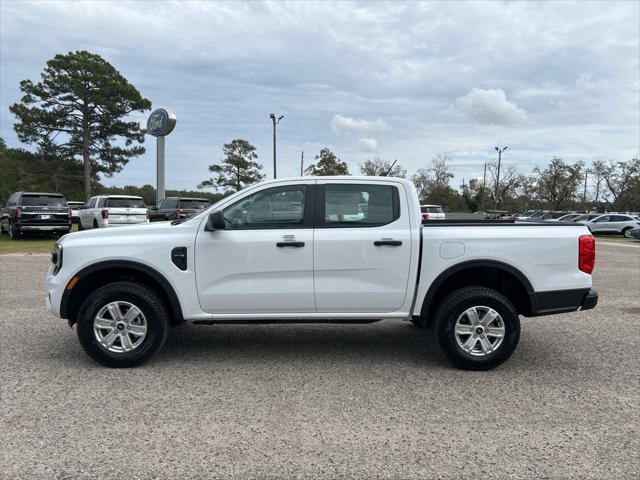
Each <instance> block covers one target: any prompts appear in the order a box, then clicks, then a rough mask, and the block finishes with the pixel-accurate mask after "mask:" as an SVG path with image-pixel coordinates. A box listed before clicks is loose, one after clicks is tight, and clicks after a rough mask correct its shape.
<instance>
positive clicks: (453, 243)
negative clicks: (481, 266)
mask: <svg viewBox="0 0 640 480" xmlns="http://www.w3.org/2000/svg"><path fill="white" fill-rule="evenodd" d="M589 234H590V232H589V230H588V229H587V228H586V227H585V226H581V225H576V226H572V225H571V226H564V225H558V226H547V225H539V226H538V225H517V224H516V225H490V226H459V227H458V226H440V227H434V226H432V227H424V228H423V251H422V263H421V275H420V282H419V285H418V293H417V301H416V304H415V308H414V311H413V313H414V315H418V314H419V313H420V309H421V307H422V303H423V302H424V298H425V296H426V294H427V291H428V289H429V286H430V285H431V284H432V283H433V281H434V280H435V279H436V278H437V277H438V276H439V275H440V274H441V273H442V272H444V271H445V270H447V269H448V268H450V267H452V266H454V265H457V264H459V263H463V262H468V261H471V260H494V261H498V262H502V263H506V264H508V265H510V266H511V267H513V268H515V269H517V270H518V271H520V272H521V273H522V274H523V275H524V276H525V277H526V278H527V279H528V280H529V282H530V283H531V285H532V287H533V289H534V291H536V292H546V291H553V290H570V289H579V288H590V287H591V283H592V282H591V275H589V274H587V273H584V272H582V271H580V270H578V238H579V237H580V236H581V235H589Z"/></svg>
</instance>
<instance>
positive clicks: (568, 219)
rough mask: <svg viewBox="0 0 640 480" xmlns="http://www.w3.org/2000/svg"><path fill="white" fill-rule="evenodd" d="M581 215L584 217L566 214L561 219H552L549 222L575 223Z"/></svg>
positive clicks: (577, 214)
mask: <svg viewBox="0 0 640 480" xmlns="http://www.w3.org/2000/svg"><path fill="white" fill-rule="evenodd" d="M581 215H582V214H581V213H565V214H564V215H562V216H561V217H557V218H550V219H549V220H547V221H549V222H571V221H573V219H575V218H578V217H579V216H581Z"/></svg>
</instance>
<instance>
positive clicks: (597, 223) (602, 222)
mask: <svg viewBox="0 0 640 480" xmlns="http://www.w3.org/2000/svg"><path fill="white" fill-rule="evenodd" d="M579 223H582V224H583V225H586V226H587V228H588V229H589V230H590V231H591V232H594V233H619V234H621V235H625V236H626V233H627V231H629V230H631V229H632V228H635V227H638V226H640V219H638V218H637V217H632V216H631V215H621V214H610V213H606V214H604V215H600V216H598V217H596V218H594V219H593V220H589V221H583V222H579Z"/></svg>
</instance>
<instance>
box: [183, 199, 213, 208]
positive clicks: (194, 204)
mask: <svg viewBox="0 0 640 480" xmlns="http://www.w3.org/2000/svg"><path fill="white" fill-rule="evenodd" d="M209 204H210V202H208V201H205V200H180V208H186V209H198V210H200V209H202V208H205V207H207V206H209Z"/></svg>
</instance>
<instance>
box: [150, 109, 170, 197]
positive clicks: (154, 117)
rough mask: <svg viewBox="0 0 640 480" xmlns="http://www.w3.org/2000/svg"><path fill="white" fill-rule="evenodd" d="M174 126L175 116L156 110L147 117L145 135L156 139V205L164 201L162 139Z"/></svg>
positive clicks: (165, 111)
mask: <svg viewBox="0 0 640 480" xmlns="http://www.w3.org/2000/svg"><path fill="white" fill-rule="evenodd" d="M175 126H176V115H175V114H174V113H173V112H169V111H167V110H165V109H164V108H158V109H157V110H154V111H153V112H152V113H151V115H149V120H147V133H149V134H150V135H153V136H154V137H156V158H157V162H156V205H158V204H159V203H160V201H161V200H163V199H164V137H166V136H167V135H169V134H170V133H171V132H172V131H173V129H174V128H175Z"/></svg>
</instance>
